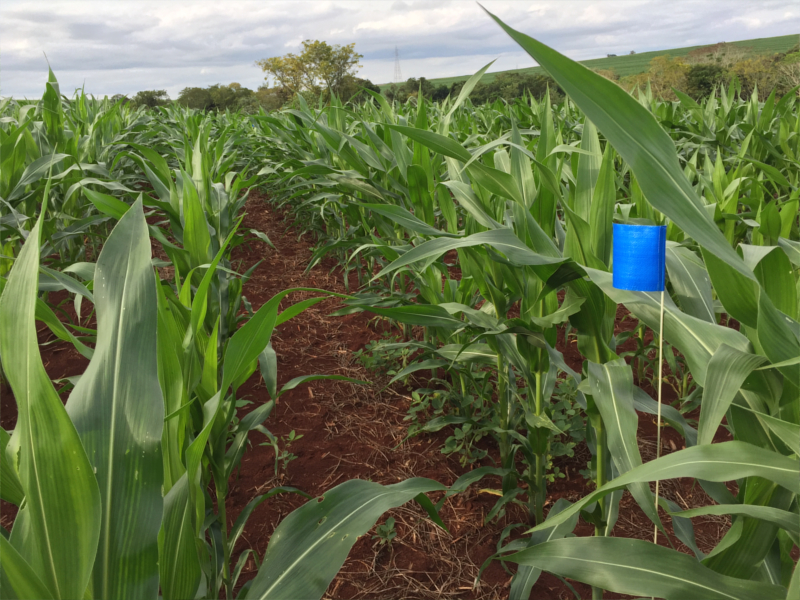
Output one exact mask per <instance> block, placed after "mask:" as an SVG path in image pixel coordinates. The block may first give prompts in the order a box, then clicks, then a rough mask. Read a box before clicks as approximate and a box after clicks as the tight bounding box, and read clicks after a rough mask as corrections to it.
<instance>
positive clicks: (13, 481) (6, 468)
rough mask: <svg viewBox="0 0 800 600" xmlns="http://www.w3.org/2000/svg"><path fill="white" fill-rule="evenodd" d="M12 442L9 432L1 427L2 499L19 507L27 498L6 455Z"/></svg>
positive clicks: (0, 489) (0, 495) (0, 480)
mask: <svg viewBox="0 0 800 600" xmlns="http://www.w3.org/2000/svg"><path fill="white" fill-rule="evenodd" d="M10 440H11V436H10V435H8V432H7V431H6V430H5V429H3V428H2V427H0V498H2V499H3V500H5V501H6V502H10V503H11V504H15V505H17V506H19V505H20V504H21V503H22V499H23V498H24V497H25V490H23V489H22V484H21V483H20V481H19V476H18V475H17V470H16V468H15V467H14V466H13V465H12V464H11V462H10V460H9V457H8V456H7V455H6V447H7V446H8V442H9V441H10Z"/></svg>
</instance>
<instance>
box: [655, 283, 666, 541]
mask: <svg viewBox="0 0 800 600" xmlns="http://www.w3.org/2000/svg"><path fill="white" fill-rule="evenodd" d="M663 360H664V290H663V289H662V290H661V318H660V320H659V324H658V422H657V424H656V460H658V459H659V458H660V457H661V380H662V379H663V376H662V375H663V372H662V361H663ZM658 484H659V481H658V479H656V514H658ZM653 543H654V544H657V543H658V525H657V524H656V525H654V526H653Z"/></svg>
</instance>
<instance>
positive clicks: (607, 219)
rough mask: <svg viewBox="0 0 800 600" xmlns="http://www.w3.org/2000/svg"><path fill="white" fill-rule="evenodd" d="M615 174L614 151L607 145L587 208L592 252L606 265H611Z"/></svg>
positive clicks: (615, 198)
mask: <svg viewBox="0 0 800 600" xmlns="http://www.w3.org/2000/svg"><path fill="white" fill-rule="evenodd" d="M615 175H616V172H615V170H614V151H613V150H612V149H611V146H610V145H607V146H606V151H605V153H603V161H602V163H601V165H600V173H599V175H598V177H597V185H596V186H595V188H594V195H593V196H592V205H591V207H590V209H589V227H590V231H591V246H592V253H593V254H594V255H595V256H596V257H597V258H599V259H600V260H601V261H602V262H603V264H604V265H606V266H610V265H611V238H612V235H611V225H612V222H613V220H614V206H615V205H616V202H617V187H616V182H615V181H614V177H615Z"/></svg>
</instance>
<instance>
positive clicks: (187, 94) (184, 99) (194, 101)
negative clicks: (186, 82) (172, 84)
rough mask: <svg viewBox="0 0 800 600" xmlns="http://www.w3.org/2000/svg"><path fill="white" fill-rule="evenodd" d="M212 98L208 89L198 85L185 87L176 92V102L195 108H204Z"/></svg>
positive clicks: (209, 104) (209, 103)
mask: <svg viewBox="0 0 800 600" xmlns="http://www.w3.org/2000/svg"><path fill="white" fill-rule="evenodd" d="M212 102H213V100H212V99H211V94H210V93H209V92H208V90H206V89H203V88H199V87H187V88H183V89H182V90H181V93H180V94H178V104H180V105H181V106H186V107H188V108H194V109H196V110H206V109H207V108H208V107H209V106H211V104H212Z"/></svg>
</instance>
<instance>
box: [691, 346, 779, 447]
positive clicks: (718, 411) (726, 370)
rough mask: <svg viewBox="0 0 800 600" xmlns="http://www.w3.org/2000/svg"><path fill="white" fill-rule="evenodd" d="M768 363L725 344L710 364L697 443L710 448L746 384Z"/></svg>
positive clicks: (755, 355)
mask: <svg viewBox="0 0 800 600" xmlns="http://www.w3.org/2000/svg"><path fill="white" fill-rule="evenodd" d="M765 362H766V359H765V358H764V357H763V356H758V355H757V354H750V353H747V352H741V351H739V350H736V349H735V348H731V347H730V346H728V345H727V344H722V345H721V346H720V347H719V348H717V350H716V352H714V355H713V356H712V357H711V360H709V361H708V370H707V371H706V381H705V387H704V389H703V402H702V404H701V405H700V424H699V425H698V428H697V443H698V444H710V443H711V442H712V440H713V439H714V434H715V433H716V432H717V429H719V425H720V423H721V422H722V417H723V416H724V415H725V412H726V411H727V410H728V407H729V406H730V404H731V402H733V399H734V398H735V397H736V393H737V392H738V391H739V388H741V387H742V384H743V383H744V380H745V379H747V376H748V375H750V373H752V372H753V370H754V369H755V368H757V367H759V366H761V365H762V364H764V363H765Z"/></svg>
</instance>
